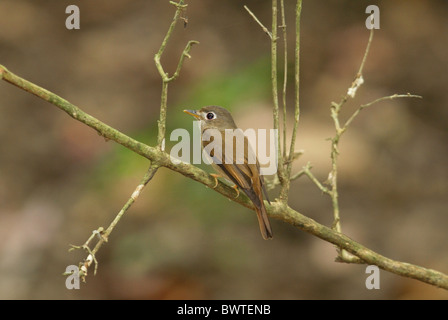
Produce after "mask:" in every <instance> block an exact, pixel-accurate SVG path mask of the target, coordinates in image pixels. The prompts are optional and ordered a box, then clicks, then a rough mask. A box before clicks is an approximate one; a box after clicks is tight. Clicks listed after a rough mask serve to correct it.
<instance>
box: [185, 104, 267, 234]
mask: <svg viewBox="0 0 448 320" xmlns="http://www.w3.org/2000/svg"><path fill="white" fill-rule="evenodd" d="M184 112H185V113H188V114H190V115H192V116H193V117H195V118H196V119H198V120H199V121H200V122H201V135H202V147H203V148H206V147H207V146H208V145H209V144H210V143H211V142H212V141H213V139H211V136H213V132H215V133H216V132H217V133H218V134H220V135H221V142H222V145H221V146H222V147H221V148H212V149H211V150H210V153H208V156H209V157H210V158H211V161H212V166H213V168H214V169H215V170H216V171H217V172H218V173H219V175H218V176H222V177H224V178H226V179H227V180H229V181H231V182H233V183H234V184H235V185H234V188H235V190H236V191H237V193H238V194H237V196H238V195H239V191H238V188H240V189H241V190H243V192H244V193H245V194H246V195H247V196H248V197H249V199H250V200H251V201H252V203H253V204H254V206H255V211H256V213H257V217H258V224H259V225H260V231H261V235H262V236H263V239H271V238H272V230H271V225H270V223H269V219H268V216H267V214H266V208H265V206H264V203H263V192H264V193H265V195H266V199H267V200H268V202H269V199H268V198H267V193H266V189H265V186H264V179H263V176H262V175H260V164H259V163H258V159H257V158H256V156H255V153H254V152H253V151H252V149H251V147H250V145H249V141H248V139H247V137H246V136H244V135H243V134H242V131H241V130H240V129H238V127H237V126H236V124H235V122H234V121H233V118H232V115H231V114H230V112H229V111H227V110H226V109H224V108H222V107H218V106H207V107H203V108H202V109H200V110H184ZM210 129H211V130H212V131H210ZM226 129H231V130H230V131H233V132H234V133H235V134H234V135H229V134H226ZM213 130H214V131H213ZM227 131H229V130H227ZM238 138H240V140H243V141H244V148H243V149H241V148H237V146H238V142H237V139H238ZM230 143H232V146H233V153H232V155H227V156H226V147H225V145H226V144H227V145H228V144H230ZM229 149H230V148H229ZM243 150H244V151H243ZM242 152H244V155H243V154H241V153H242ZM206 153H207V152H206ZM213 176H214V177H215V179H216V177H217V175H213ZM216 183H218V181H216Z"/></svg>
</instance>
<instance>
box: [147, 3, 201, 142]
mask: <svg viewBox="0 0 448 320" xmlns="http://www.w3.org/2000/svg"><path fill="white" fill-rule="evenodd" d="M170 3H171V4H173V5H174V6H176V12H175V14H174V17H173V21H172V22H171V24H170V26H169V28H168V31H167V33H166V35H165V37H164V38H163V41H162V44H161V46H160V48H159V51H157V53H156V54H155V56H154V62H155V64H156V67H157V70H158V71H159V74H160V76H161V77H162V93H161V98H160V118H159V120H158V121H157V125H158V134H157V146H158V148H159V149H160V150H164V148H165V132H166V112H167V111H166V110H167V99H168V83H170V82H171V81H173V80H175V79H176V78H177V77H178V76H179V73H180V70H181V68H182V65H183V63H184V60H185V58H186V57H187V58H190V54H189V52H190V49H191V47H192V46H193V45H194V44H197V43H199V42H198V41H194V40H192V41H189V42H188V43H187V45H186V47H185V49H184V51H183V52H182V54H181V56H180V59H179V63H178V64H177V68H176V71H175V72H174V74H173V76H171V77H170V76H169V75H168V73H167V72H165V70H164V68H163V66H162V64H161V62H160V59H161V58H162V55H163V53H164V52H165V48H166V45H167V44H168V40H169V39H170V37H171V34H172V33H173V30H174V28H175V27H176V24H177V21H178V20H179V18H180V17H181V15H182V13H183V11H184V10H185V8H186V7H187V5H186V4H184V0H179V2H178V3H176V2H173V1H170Z"/></svg>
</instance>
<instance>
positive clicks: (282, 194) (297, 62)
mask: <svg viewBox="0 0 448 320" xmlns="http://www.w3.org/2000/svg"><path fill="white" fill-rule="evenodd" d="M301 15H302V0H297V5H296V38H295V52H294V53H295V54H294V60H295V70H294V80H295V81H294V83H295V107H294V127H293V131H292V135H291V146H290V149H289V155H288V159H287V161H286V172H285V177H286V179H285V181H284V184H283V185H282V188H281V191H280V199H281V200H282V201H285V202H286V201H287V200H288V192H289V187H290V183H291V180H290V176H291V169H292V164H293V161H294V154H295V151H294V148H295V144H296V136H297V128H298V126H299V119H300V101H299V97H300V17H301Z"/></svg>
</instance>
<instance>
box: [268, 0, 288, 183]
mask: <svg viewBox="0 0 448 320" xmlns="http://www.w3.org/2000/svg"><path fill="white" fill-rule="evenodd" d="M277 22H278V9H277V0H272V30H271V84H272V101H273V103H274V109H273V116H274V130H276V132H277V142H276V143H277V161H278V168H277V176H278V179H279V181H280V184H281V185H284V184H285V183H286V179H285V172H284V166H283V157H282V150H281V135H280V124H279V102H278V100H279V99H278V81H277V62H278V58H277V40H278V37H277V31H278V30H277Z"/></svg>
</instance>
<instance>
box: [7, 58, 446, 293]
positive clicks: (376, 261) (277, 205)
mask: <svg viewBox="0 0 448 320" xmlns="http://www.w3.org/2000/svg"><path fill="white" fill-rule="evenodd" d="M0 79H3V80H4V81H6V82H9V83H11V84H13V85H15V86H17V87H19V88H21V89H23V90H25V91H27V92H30V93H32V94H34V95H36V96H38V97H40V98H42V99H44V100H46V101H48V102H50V103H52V104H53V105H55V106H56V107H58V108H59V109H61V110H63V111H65V112H66V113H67V114H68V115H69V116H71V117H73V118H74V119H76V120H78V121H80V122H82V123H84V124H86V125H88V126H89V127H91V128H93V129H94V130H96V131H97V132H98V133H99V134H100V135H102V136H103V137H105V138H106V139H109V140H113V141H115V142H117V143H119V144H121V145H122V146H124V147H126V148H128V149H129V150H131V151H133V152H135V153H137V154H139V155H141V156H143V157H145V158H147V159H149V160H151V163H152V164H153V165H155V166H163V167H166V168H168V169H170V170H173V171H176V172H178V173H180V174H182V175H184V176H185V177H188V178H190V179H193V180H195V181H198V182H200V183H202V184H204V185H206V186H208V187H210V188H213V186H214V184H215V179H214V178H213V177H211V176H210V175H209V174H208V173H206V172H205V171H203V170H201V169H199V168H197V167H195V166H193V165H191V164H188V163H179V164H174V163H172V162H171V160H170V155H169V154H167V153H166V152H163V151H161V150H160V149H158V148H154V147H150V146H148V145H146V144H144V143H141V142H139V141H137V140H135V139H133V138H131V137H129V136H127V135H125V134H123V133H121V132H120V131H118V130H116V129H114V128H112V127H110V126H108V125H107V124H105V123H103V122H101V121H99V120H98V119H96V118H94V117H92V116H91V115H89V114H87V113H85V112H84V111H82V110H81V109H80V108H78V107H77V106H75V105H73V104H71V103H70V102H68V101H67V100H65V99H63V98H61V97H59V96H57V95H56V94H54V93H52V92H50V91H48V90H46V89H43V88H41V87H39V86H37V85H35V84H33V83H31V82H29V81H27V80H25V79H23V78H21V77H19V76H17V75H15V74H13V73H12V72H10V71H8V70H7V69H6V68H5V67H3V66H1V65H0ZM213 190H214V191H216V192H218V193H220V194H222V195H223V196H225V197H227V198H228V199H230V200H232V201H234V202H237V203H239V204H241V205H243V206H245V207H247V208H250V209H254V208H253V205H252V202H251V201H250V200H249V199H248V198H247V196H245V195H243V194H240V196H239V197H238V198H236V199H235V198H234V195H235V194H234V189H233V188H232V187H230V186H227V185H226V184H225V183H223V182H219V183H218V186H217V187H216V188H214V189H213ZM265 205H266V210H267V213H268V215H269V216H271V217H273V218H276V219H279V220H282V221H284V222H286V223H288V224H291V225H293V226H295V227H297V228H299V229H301V230H303V231H306V232H308V233H310V234H312V235H314V236H316V237H319V238H321V239H323V240H325V241H328V242H330V243H332V244H334V245H336V246H338V247H340V248H342V249H344V250H347V251H348V252H350V253H351V254H353V255H355V256H356V257H358V258H359V259H361V260H362V261H363V262H364V263H366V264H370V265H377V266H378V267H380V268H382V269H384V270H386V271H389V272H392V273H394V274H397V275H401V276H404V277H408V278H413V279H417V280H419V281H422V282H425V283H428V284H431V285H434V286H437V287H440V288H444V289H447V290H448V275H446V274H444V273H441V272H439V271H435V270H432V269H427V268H424V267H421V266H417V265H413V264H409V263H406V262H400V261H396V260H392V259H390V258H387V257H384V256H382V255H380V254H378V253H376V252H374V251H373V250H370V249H368V248H367V247H365V246H363V245H361V244H360V243H358V242H356V241H354V240H352V239H351V238H349V237H347V236H346V235H344V234H342V233H340V232H337V231H335V230H333V229H332V228H329V227H326V226H324V225H322V224H320V223H318V222H316V221H315V220H313V219H311V218H308V217H306V216H304V215H302V214H301V213H299V212H298V211H296V210H294V209H292V208H291V207H289V206H288V205H287V204H285V203H283V202H279V201H276V202H272V203H271V204H268V203H267V202H265Z"/></svg>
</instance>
